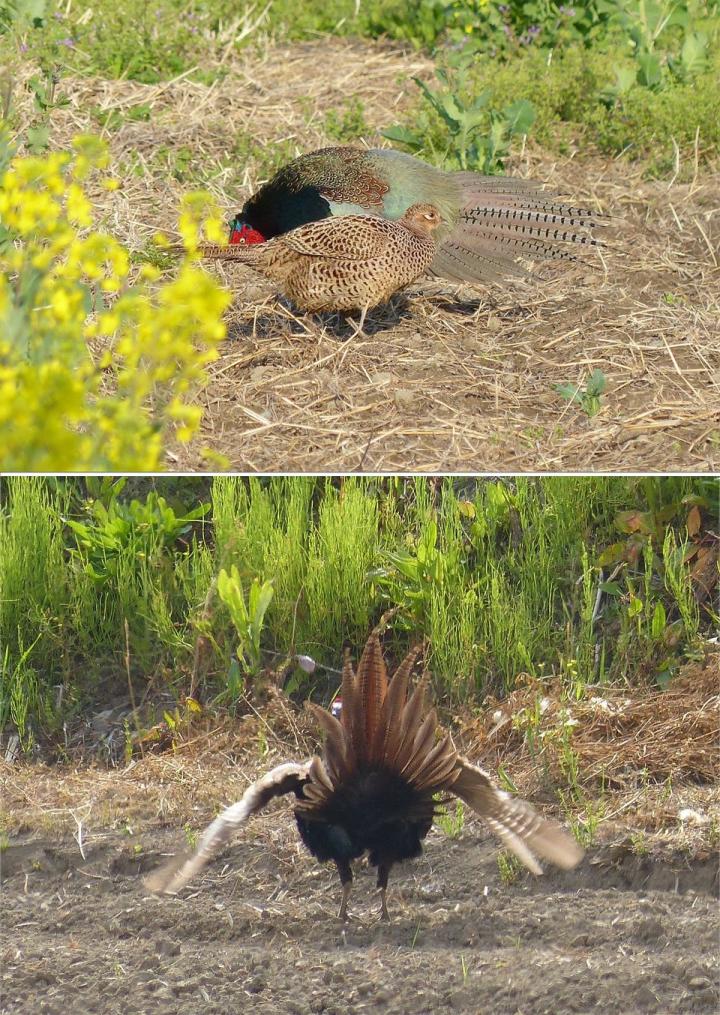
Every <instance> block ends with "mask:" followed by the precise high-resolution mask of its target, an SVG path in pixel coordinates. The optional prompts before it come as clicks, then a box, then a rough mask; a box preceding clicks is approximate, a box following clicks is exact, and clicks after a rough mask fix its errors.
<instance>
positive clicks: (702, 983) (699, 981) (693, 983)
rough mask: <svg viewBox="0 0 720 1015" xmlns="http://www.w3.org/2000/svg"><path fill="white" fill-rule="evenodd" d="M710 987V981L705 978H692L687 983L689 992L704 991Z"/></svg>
mask: <svg viewBox="0 0 720 1015" xmlns="http://www.w3.org/2000/svg"><path fill="white" fill-rule="evenodd" d="M711 986H712V984H711V982H710V980H708V978H707V976H693V978H692V979H691V980H689V981H688V987H689V988H690V990H705V988H706V987H711Z"/></svg>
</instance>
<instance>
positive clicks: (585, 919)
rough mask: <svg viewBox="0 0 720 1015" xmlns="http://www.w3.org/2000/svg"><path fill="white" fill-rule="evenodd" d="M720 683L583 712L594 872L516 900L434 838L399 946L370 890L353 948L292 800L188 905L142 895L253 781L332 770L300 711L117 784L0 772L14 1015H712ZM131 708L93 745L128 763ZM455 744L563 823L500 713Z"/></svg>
mask: <svg viewBox="0 0 720 1015" xmlns="http://www.w3.org/2000/svg"><path fill="white" fill-rule="evenodd" d="M716 662H717V657H716V656H715V657H710V658H709V661H708V665H706V666H705V667H700V666H691V667H689V668H688V669H687V670H686V671H685V680H686V683H685V684H684V685H679V686H678V693H677V694H675V695H673V696H672V697H667V698H666V699H664V700H665V701H666V703H667V709H666V711H665V712H662V710H660V709H657V708H652V707H649V706H650V705H651V704H652V702H651V701H650V699H649V698H648V697H647V695H643V694H641V693H635V697H634V698H630V697H627V698H625V697H623V696H622V694H621V692H619V691H618V692H613V696H612V697H611V698H610V699H609V700H607V701H606V706H607V707H603V708H599V707H596V709H595V710H596V712H597V713H598V719H597V721H587V722H586V721H585V720H586V718H587V715H588V710H589V709H590V702H588V706H587V709H585V710H584V711H579V712H577V713H576V714H577V715H578V716H580V720H581V721H580V722H579V725H578V726H577V727H576V728H575V729H576V734H577V738H578V739H577V741H574V743H575V746H576V751H577V755H576V756H577V758H578V760H579V766H580V771H581V772H587V773H588V774H590V773H591V772H592V771H593V760H592V759H594V764H596V765H597V764H600V765H601V767H602V768H603V771H604V773H605V776H606V778H607V780H608V785H609V787H611V788H609V789H607V790H606V791H605V792H603V793H602V794H599V799H600V800H601V801H602V808H603V817H602V820H601V821H600V823H599V824H598V827H597V830H596V834H595V835H594V836H593V841H592V843H591V845H590V846H589V848H588V852H587V855H586V858H585V860H584V861H583V862H582V864H581V865H580V867H579V868H578V869H577V870H576V871H573V872H570V873H552V872H550V871H548V873H547V874H546V875H545V876H544V877H543V878H541V879H534V878H532V877H531V876H526V875H524V874H520V875H519V877H517V878H516V879H512V878H510V879H507V878H506V879H502V878H501V877H500V874H499V867H498V865H497V862H496V856H497V845H496V843H495V841H494V840H493V839H492V837H490V836H489V834H488V833H486V832H485V830H484V829H483V827H482V825H481V823H480V822H479V821H475V820H472V819H469V818H468V819H467V820H466V822H465V824H464V825H463V826H462V827H460V828H456V829H455V830H454V834H451V835H450V837H447V835H446V831H447V830H443V829H441V828H435V829H434V830H433V831H432V832H431V834H430V836H429V837H428V839H427V842H426V849H425V852H424V855H423V857H422V858H420V859H419V860H417V861H415V862H414V863H411V864H408V865H404V866H402V867H399V868H397V869H396V870H395V871H394V872H393V875H392V877H391V895H390V908H391V914H392V921H391V923H390V924H389V925H383V924H380V923H378V922H377V906H378V900H377V896H376V892H375V890H374V879H373V878H372V876H371V873H370V872H369V871H368V870H366V869H362V868H360V869H359V870H358V872H357V877H356V883H355V892H354V895H353V899H352V912H353V915H354V917H355V919H354V920H353V921H352V922H351V923H350V924H349V925H348V926H347V927H342V926H340V925H339V923H338V922H337V919H336V916H335V913H336V908H337V904H338V895H339V892H338V884H337V878H336V875H335V873H334V871H333V870H332V869H330V868H329V867H327V866H325V867H321V866H319V865H318V864H316V863H315V861H314V860H313V859H312V858H311V857H310V856H309V855H308V854H306V853H305V852H304V850H303V849H302V848H301V845H300V842H299V838H298V836H297V834H296V830H295V828H294V822H293V821H292V820H291V819H290V820H289V809H288V806H287V803H286V802H282V801H281V802H279V803H278V804H276V805H273V806H272V807H271V808H269V809H268V811H267V812H266V813H265V814H262V815H260V816H258V817H257V818H255V819H254V820H253V821H252V823H251V824H249V825H248V826H247V827H246V828H245V829H244V830H243V831H242V832H241V833H240V834H239V835H238V836H237V837H236V839H235V840H234V841H233V843H232V844H231V845H230V846H229V847H228V848H227V849H226V851H225V852H224V854H223V855H222V856H221V857H220V858H219V859H218V860H217V861H216V862H215V863H214V864H212V865H211V866H210V867H209V868H208V869H207V870H206V871H205V872H204V874H203V875H202V876H201V878H199V879H198V881H197V883H195V884H194V885H193V886H192V887H191V888H190V889H189V890H188V891H187V892H185V893H184V894H183V895H182V896H181V897H179V898H166V897H162V898H157V897H154V896H150V895H149V894H148V893H147V891H146V889H145V888H144V886H143V881H142V875H144V874H146V873H147V872H148V871H150V870H152V869H153V868H154V867H155V866H156V865H158V864H159V863H161V862H163V857H164V856H166V855H167V854H172V853H176V852H177V851H178V850H182V849H185V848H187V846H188V842H189V841H194V836H195V834H196V833H197V832H198V831H199V830H200V829H202V828H203V827H204V825H205V824H206V822H207V821H208V820H209V818H210V817H211V816H212V814H213V813H214V812H215V811H216V809H217V808H218V807H219V806H220V805H222V804H224V803H227V802H229V801H230V800H234V799H237V798H238V796H239V795H240V793H241V792H242V791H243V789H244V787H245V786H246V785H247V782H248V781H249V779H251V778H252V777H253V776H254V775H255V774H256V773H259V772H261V771H263V770H266V769H267V768H269V767H271V766H272V765H274V764H277V763H278V762H279V761H281V760H283V759H287V758H288V757H297V758H302V757H306V756H307V755H308V754H309V752H310V751H311V750H312V749H313V745H314V743H315V737H314V734H313V733H311V731H310V728H309V727H306V726H305V719H304V717H303V715H302V714H300V715H299V716H298V715H296V714H295V712H294V711H292V710H290V709H288V707H287V704H286V702H285V699H283V698H282V697H272V698H271V699H270V701H269V702H267V703H266V707H265V708H264V709H263V710H262V717H261V715H260V714H252V713H249V714H247V715H245V716H244V717H243V718H241V719H240V720H233V721H230V720H217V719H215V720H212V721H211V723H210V724H209V725H207V726H206V727H205V728H204V729H199V730H198V731H197V732H196V734H195V735H193V736H192V737H190V738H188V739H187V740H185V742H181V743H179V745H178V746H177V749H176V750H175V751H166V752H165V753H162V754H155V755H152V754H146V755H145V756H144V757H138V758H136V759H134V760H133V761H132V762H131V763H130V764H129V765H125V766H123V767H122V768H117V769H114V770H113V769H108V768H106V767H104V766H101V765H98V764H93V763H90V764H87V763H86V762H85V763H77V764H71V763H66V764H64V765H60V766H49V765H45V764H43V763H40V762H37V761H34V762H15V763H9V762H7V761H5V762H0V772H1V773H2V788H3V792H2V800H3V804H4V806H5V808H6V810H5V814H4V815H3V816H2V822H3V825H4V828H5V830H6V833H7V838H6V848H5V849H4V850H3V851H2V854H0V858H1V863H2V878H3V883H2V907H3V931H4V934H3V943H2V946H0V952H1V954H2V1000H1V1001H0V1012H2V1013H3V1015H20V1013H24V1012H27V1011H35V1012H43V1013H48V1015H50V1013H58V1015H60V1013H62V1012H64V1011H65V1010H66V1009H67V1008H68V1007H69V1006H71V1007H72V1010H73V1011H74V1012H78V1013H80V1012H98V1011H103V1012H107V1013H121V1012H125V1011H128V1010H131V1011H133V1012H138V1013H145V1012H148V1013H150V1012H152V1013H153V1015H158V1013H159V1015H165V1013H168V1015H169V1013H171V1012H176V1011H178V1010H179V1009H182V1010H183V1011H187V1012H192V1013H195V1012H197V1013H204V1012H208V1013H209V1012H217V1011H250V1012H258V1013H267V1015H276V1013H283V1015H284V1013H292V1015H306V1013H307V1015H310V1013H319V1012H322V1013H326V1015H332V1013H336V1015H350V1013H353V1015H354V1013H356V1012H357V1013H360V1012H370V1011H384V1012H389V1013H396V1015H400V1013H403V1015H411V1013H412V1015H416V1013H425V1012H427V1013H431V1012H432V1013H434V1012H464V1013H468V1015H470V1013H473V1015H474V1013H477V1012H478V1011H482V1012H484V1013H486V1015H508V1013H522V1015H535V1013H547V1015H550V1013H552V1015H562V1013H565V1012H595V1011H597V1012H603V1013H612V1012H616V1013H622V1015H626V1013H627V1015H629V1013H635V1012H657V1013H662V1015H675V1013H681V1012H712V1011H715V1010H717V1004H718V1000H719V999H720V979H719V978H718V972H719V971H718V953H717V939H718V930H719V929H720V926H719V924H720V921H719V919H718V907H717V901H716V895H717V888H718V876H717V829H718V826H719V823H720V796H719V795H718V792H719V791H718V788H717V752H716V750H715V749H714V746H713V745H715V744H716V743H717V719H718V716H717V704H718V699H717V691H716V674H717V667H716V665H715V663H716ZM713 674H715V676H713ZM683 687H684V688H685V691H683ZM514 693H517V694H523V693H527V692H526V691H524V690H522V689H520V690H518V691H517V692H514ZM627 693H628V694H629V693H630V692H627ZM595 700H596V701H597V699H595ZM511 701H512V707H513V709H515V708H516V705H517V704H518V702H517V701H515V700H514V699H511ZM672 703H674V704H672ZM508 707H510V705H508ZM128 708H129V703H120V704H118V705H116V707H115V709H114V710H112V711H111V710H107V711H104V712H103V713H100V714H98V715H97V716H95V717H94V718H93V719H89V720H88V724H87V731H88V736H89V738H90V739H91V740H92V739H95V740H96V741H98V742H99V741H100V740H102V741H103V742H105V743H107V742H108V736H109V733H110V732H111V731H112V729H113V728H115V729H122V727H123V723H124V721H125V720H126V719H127V714H128V713H127V709H128ZM618 709H620V711H619V712H618ZM550 711H552V709H550ZM543 721H544V720H543ZM478 723H481V724H482V725H483V726H484V730H485V732H484V733H483V734H482V735H480V732H479V730H478ZM493 724H494V725H493ZM613 727H614V728H615V735H614V736H613V735H609V733H608V731H609V730H610V729H612V728H613ZM622 730H624V732H625V735H623V734H622ZM630 731H633V732H632V733H631V734H630V735H628V734H629V733H630ZM458 736H459V737H460V740H461V742H462V743H463V745H464V747H465V749H467V750H468V752H469V753H471V755H472V756H473V757H481V758H483V759H484V760H485V763H486V764H488V765H489V766H490V767H495V766H496V765H497V764H498V763H500V762H501V763H502V765H503V767H504V768H505V769H506V771H508V772H509V773H511V775H512V777H513V779H514V780H515V781H516V783H517V786H518V789H519V791H520V792H521V793H522V794H523V795H525V796H527V797H529V798H531V799H533V800H536V801H537V802H538V804H539V805H540V806H544V807H546V808H548V807H549V808H550V809H551V810H552V809H554V810H556V812H557V797H553V795H552V794H549V793H548V787H547V785H543V778H542V775H541V772H540V767H539V765H538V761H537V758H536V757H534V758H531V757H530V756H529V754H528V750H527V744H526V743H524V741H523V740H522V738H520V741H519V742H516V741H517V736H516V735H515V734H514V733H513V732H512V731H510V730H509V727H508V726H507V724H505V725H503V724H502V722H501V721H500V720H499V719H498V715H497V713H494V712H491V711H490V710H489V712H488V714H487V715H486V716H485V718H484V719H482V720H481V719H479V718H476V719H475V720H474V722H470V723H468V724H467V725H466V726H465V727H464V728H463V729H462V730H461V731H460V732H459V733H458ZM110 739H112V738H110ZM513 744H515V746H514V747H513ZM473 745H474V746H473ZM86 746H87V745H86ZM668 764H669V765H670V766H671V770H672V772H673V775H672V777H671V778H664V772H665V766H667V765H668ZM681 764H682V767H680V766H681ZM703 772H705V773H706V777H705V778H702V777H701V776H702V773H703ZM708 776H711V777H708ZM612 787H615V788H612ZM553 798H554V799H555V805H554V806H553V805H552V804H550V803H549V801H551V800H552V799H553ZM597 802H598V801H597V800H596V801H595V804H597ZM582 806H583V807H584V808H585V809H586V813H587V814H589V813H590V811H589V808H590V801H589V799H584V803H583V804H582ZM183 830H184V831H183ZM508 881H509V883H508Z"/></svg>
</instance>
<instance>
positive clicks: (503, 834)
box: [448, 757, 584, 874]
mask: <svg viewBox="0 0 720 1015" xmlns="http://www.w3.org/2000/svg"><path fill="white" fill-rule="evenodd" d="M456 772H457V775H456V776H455V779H454V781H453V782H452V785H449V786H448V789H449V791H450V792H451V793H454V794H455V796H459V797H460V799H461V800H464V801H465V803H466V804H468V806H469V807H472V809H473V810H474V811H475V812H476V813H477V814H479V815H480V817H481V818H483V819H484V821H486V822H487V824H488V825H489V826H490V828H491V829H492V830H493V832H495V834H496V835H497V836H498V837H499V838H500V839H501V840H502V842H503V843H504V844H505V846H507V848H508V849H509V850H511V851H512V852H513V853H514V854H515V856H517V858H518V859H519V860H521V861H522V862H523V863H524V864H525V866H526V867H528V868H529V869H530V870H531V871H532V872H533V874H542V868H541V867H540V864H539V863H538V862H537V860H536V859H535V855H534V854H537V855H538V856H540V857H542V858H543V859H544V860H549V861H550V862H551V863H554V864H556V865H557V866H558V867H562V868H563V869H564V870H570V869H571V868H573V867H575V866H577V864H579V863H580V861H581V860H582V858H583V855H584V851H583V850H582V849H581V848H580V846H579V845H578V844H577V842H576V841H575V840H574V839H573V838H572V837H571V836H570V835H568V833H567V832H565V831H564V830H563V829H562V828H561V827H560V825H558V824H556V823H555V822H554V821H549V820H548V819H547V818H543V817H541V816H540V815H539V814H538V812H537V811H536V810H535V808H534V807H532V806H531V805H530V804H529V803H526V802H525V801H524V800H520V799H519V798H517V797H513V796H510V794H509V793H506V792H505V791H504V790H501V789H498V787H497V786H496V785H495V784H494V783H493V781H492V780H491V778H490V776H489V775H488V774H487V772H483V770H482V769H481V768H476V767H475V765H471V764H470V762H469V761H467V760H466V759H465V758H462V757H458V764H457V768H456ZM448 781H449V780H448Z"/></svg>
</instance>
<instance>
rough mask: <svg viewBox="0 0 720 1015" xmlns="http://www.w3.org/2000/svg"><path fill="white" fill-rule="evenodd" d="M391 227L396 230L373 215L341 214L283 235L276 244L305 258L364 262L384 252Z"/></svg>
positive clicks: (389, 223)
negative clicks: (280, 244) (329, 258)
mask: <svg viewBox="0 0 720 1015" xmlns="http://www.w3.org/2000/svg"><path fill="white" fill-rule="evenodd" d="M394 228H398V227H397V226H394V224H393V223H392V222H388V221H387V220H386V219H381V218H377V217H375V216H371V215H342V216H340V217H338V218H334V217H330V218H325V219H321V220H320V221H319V222H309V223H308V224H307V225H305V226H300V228H299V229H293V230H291V231H290V232H289V233H284V234H283V236H282V237H279V238H278V239H277V242H279V243H282V244H283V245H285V246H286V247H288V248H289V249H291V250H293V251H295V252H296V253H298V254H304V255H305V256H307V257H331V258H334V259H335V260H339V261H366V260H371V259H373V258H376V257H380V256H381V255H382V254H384V253H385V251H386V250H387V246H388V243H389V242H390V238H391V236H392V233H393V229H394Z"/></svg>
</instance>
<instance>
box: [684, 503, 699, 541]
mask: <svg viewBox="0 0 720 1015" xmlns="http://www.w3.org/2000/svg"><path fill="white" fill-rule="evenodd" d="M687 530H688V535H689V536H690V538H691V539H692V537H693V536H696V535H697V534H698V532H699V531H700V508H699V507H698V506H697V504H696V505H695V506H694V507H691V508H690V510H689V511H688V516H687Z"/></svg>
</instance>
